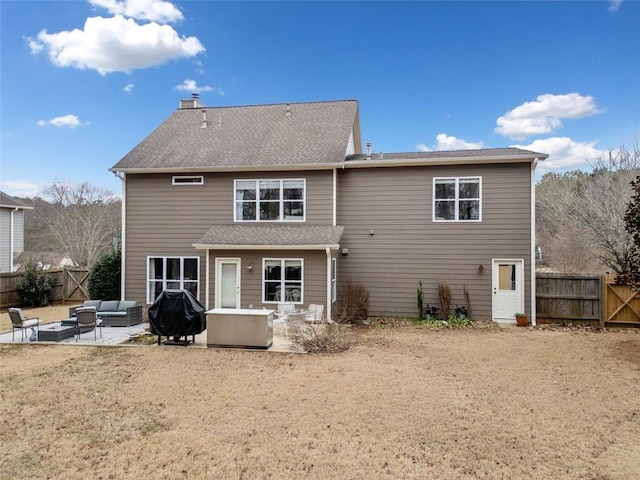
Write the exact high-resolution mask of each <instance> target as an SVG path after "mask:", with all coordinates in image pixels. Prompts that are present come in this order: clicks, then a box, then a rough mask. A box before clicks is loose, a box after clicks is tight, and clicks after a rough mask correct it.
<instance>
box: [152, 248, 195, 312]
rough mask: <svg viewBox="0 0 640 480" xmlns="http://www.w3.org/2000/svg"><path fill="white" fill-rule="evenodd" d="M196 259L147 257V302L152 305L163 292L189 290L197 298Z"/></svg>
mask: <svg viewBox="0 0 640 480" xmlns="http://www.w3.org/2000/svg"><path fill="white" fill-rule="evenodd" d="M199 262H200V259H199V258H198V257H148V270H147V285H148V291H147V302H148V303H153V302H154V301H155V299H156V298H158V296H159V295H160V294H161V293H162V291H163V290H167V289H171V290H176V289H179V290H189V291H190V292H191V293H192V294H193V296H195V297H196V298H198V295H199V291H198V290H199V281H198V272H199V271H200V268H199Z"/></svg>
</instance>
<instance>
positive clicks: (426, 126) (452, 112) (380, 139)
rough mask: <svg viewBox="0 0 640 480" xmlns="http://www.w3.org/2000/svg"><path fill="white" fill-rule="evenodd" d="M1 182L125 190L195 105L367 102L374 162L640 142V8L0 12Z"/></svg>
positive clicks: (365, 128) (25, 187)
mask: <svg viewBox="0 0 640 480" xmlns="http://www.w3.org/2000/svg"><path fill="white" fill-rule="evenodd" d="M0 9H1V10H0V21H1V24H0V32H1V33H0V35H1V38H0V41H1V43H0V48H1V52H0V53H1V57H0V62H1V63H0V67H1V68H0V75H1V78H0V80H1V87H0V88H1V90H0V94H1V98H0V109H1V112H0V113H1V136H0V140H1V147H0V148H1V151H0V153H1V158H0V161H1V165H0V189H1V190H2V191H4V192H6V193H9V194H11V195H17V196H34V195H37V194H38V192H39V191H40V189H41V188H42V186H44V185H46V184H48V183H51V182H52V181H54V180H60V181H66V182H72V183H80V182H85V181H86V182H89V183H91V184H93V185H96V186H99V187H105V188H108V189H110V190H112V191H113V192H115V193H116V194H119V193H120V188H121V187H120V180H118V179H117V178H115V177H114V175H113V174H112V173H110V172H109V171H108V169H109V168H110V167H111V166H113V165H114V164H115V163H116V162H117V161H118V160H119V159H120V158H122V157H123V156H124V155H125V154H126V153H127V152H128V151H129V150H131V149H132V148H133V147H134V146H135V145H136V144H137V143H138V142H139V141H141V140H142V139H143V138H144V137H145V136H146V135H148V134H149V133H150V132H151V131H152V130H153V129H154V128H156V127H157V126H158V125H159V124H160V123H161V122H162V121H163V120H164V119H165V118H167V117H168V116H169V115H170V114H171V113H172V112H173V111H174V110H175V109H176V108H177V107H178V101H179V99H181V98H189V97H190V96H191V93H194V92H198V93H199V94H200V99H201V101H202V102H203V103H204V104H205V105H207V106H224V105H248V104H263V103H278V102H304V101H317V100H335V99H357V100H359V101H360V121H361V126H362V137H363V142H371V143H372V144H373V147H372V148H373V150H374V151H377V152H406V151H420V150H451V149H466V148H493V147H508V146H520V147H523V148H528V149H531V150H536V151H540V152H544V153H548V154H549V155H550V157H549V159H548V160H547V161H546V162H544V163H543V165H542V169H541V170H540V174H542V173H545V172H547V171H557V172H562V171H565V170H567V169H575V168H582V169H588V168H589V167H588V166H589V162H592V161H594V160H595V159H597V158H598V157H600V156H603V155H606V154H607V152H608V151H609V150H611V149H616V148H618V147H619V146H620V145H621V144H625V145H626V146H627V147H628V148H629V147H631V146H632V145H633V142H634V140H637V139H638V138H639V137H640V2H637V1H631V0H624V1H621V0H616V1H567V2H550V1H549V2H544V1H537V2H523V1H510V2H507V1H503V2H484V1H471V2H461V1H450V2H436V1H433V2H381V1H380V2H361V1H351V2H326V1H322V2H305V1H298V2H268V1H262V2H244V1H240V2H213V1H211V2H209V1H186V2H167V1H163V0H89V1H39V2H37V1H6V0H2V2H1V3H0Z"/></svg>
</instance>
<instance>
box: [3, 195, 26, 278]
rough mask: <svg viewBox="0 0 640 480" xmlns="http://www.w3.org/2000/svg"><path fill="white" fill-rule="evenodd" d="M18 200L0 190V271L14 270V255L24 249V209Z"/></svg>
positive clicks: (24, 206)
mask: <svg viewBox="0 0 640 480" xmlns="http://www.w3.org/2000/svg"><path fill="white" fill-rule="evenodd" d="M32 209H33V207H28V206H26V205H24V204H22V203H21V202H20V200H18V199H16V198H13V197H12V196H10V195H7V194H6V193H4V192H0V272H14V271H15V270H16V266H15V264H14V259H15V257H16V256H17V255H18V254H19V253H21V252H22V251H24V211H25V210H32Z"/></svg>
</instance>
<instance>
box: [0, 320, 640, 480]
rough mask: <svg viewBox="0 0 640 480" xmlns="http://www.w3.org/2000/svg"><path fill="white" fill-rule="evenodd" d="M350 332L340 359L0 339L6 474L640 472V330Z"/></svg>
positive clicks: (396, 323) (1, 463)
mask: <svg viewBox="0 0 640 480" xmlns="http://www.w3.org/2000/svg"><path fill="white" fill-rule="evenodd" d="M353 330H354V335H355V337H356V338H355V344H354V345H353V347H352V348H350V349H349V350H347V351H344V352H341V353H338V354H333V355H296V354H281V353H273V352H260V351H237V350H224V349H206V348H191V347H189V348H171V347H158V348H124V347H119V348H118V347H115V348H109V349H107V348H105V349H102V348H96V347H83V346H75V345H73V346H63V345H53V346H48V345H25V346H20V347H19V348H15V347H14V346H10V345H0V359H1V360H2V361H1V362H0V372H1V376H0V380H1V381H2V382H3V383H2V386H3V388H2V389H0V395H2V400H3V401H2V402H0V419H2V420H0V422H1V425H2V428H0V444H2V445H3V449H2V451H0V479H5V478H6V479H9V478H11V479H16V480H20V479H31V478H65V479H71V480H73V479H84V478H95V479H99V478H102V479H108V478H117V479H125V480H126V479H138V478H154V479H176V478H233V479H239V478H243V479H268V478H273V479H276V478H277V479H279V478H306V479H344V478H371V479H378V478H384V479H386V478H402V479H424V478H437V479H445V480H446V479H481V478H482V479H494V478H509V479H548V478H562V479H563V480H564V479H568V480H573V479H575V480H578V479H600V480H605V479H606V480H631V479H634V478H637V474H638V472H640V443H639V442H638V438H640V405H639V404H638V403H637V401H636V399H637V398H640V353H638V352H640V332H628V331H623V332H599V333H597V332H590V331H587V330H581V329H559V328H558V329H540V330H537V329H532V328H531V329H517V328H508V329H500V328H489V327H487V328H483V325H481V324H480V325H476V324H474V326H473V327H471V328H461V329H434V328H425V327H422V326H420V327H418V326H416V325H413V324H411V322H409V321H407V320H400V319H395V320H394V319H377V320H375V321H374V322H372V325H371V326H370V327H361V328H354V329H353ZM5 386H8V387H10V388H4V387H5ZM25 452H29V454H28V455H25ZM34 452H37V454H35V453H34Z"/></svg>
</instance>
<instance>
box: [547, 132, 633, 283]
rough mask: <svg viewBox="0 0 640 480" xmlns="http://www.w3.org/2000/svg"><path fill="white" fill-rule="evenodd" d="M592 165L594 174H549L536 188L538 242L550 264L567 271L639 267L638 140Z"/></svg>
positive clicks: (623, 270) (625, 271)
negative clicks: (630, 147) (628, 147)
mask: <svg viewBox="0 0 640 480" xmlns="http://www.w3.org/2000/svg"><path fill="white" fill-rule="evenodd" d="M592 167H593V168H592V170H591V171H590V172H584V171H581V170H573V171H570V172H566V173H563V174H558V173H547V174H545V175H544V176H543V177H542V179H541V180H540V182H539V183H538V185H537V186H536V242H537V243H538V245H539V246H540V247H541V248H542V252H543V257H544V259H545V263H546V264H547V265H548V266H549V267H551V268H553V269H554V270H557V271H559V272H565V273H604V272H605V271H608V272H611V273H617V274H619V275H621V274H628V273H633V272H634V270H635V271H638V270H640V262H637V257H638V255H639V252H640V233H638V230H639V229H640V226H639V224H640V217H639V216H638V213H637V210H638V208H640V207H639V206H638V201H639V200H638V195H639V193H640V192H639V191H638V189H639V188H640V180H638V179H639V178H640V151H639V149H638V145H637V143H636V144H635V145H634V147H633V148H632V149H631V150H629V149H627V148H625V147H624V146H622V147H621V148H620V149H619V150H618V151H616V152H611V153H610V154H609V155H608V156H607V157H606V158H603V159H600V160H598V161H597V162H595V163H594V164H593V165H592ZM634 212H635V213H634Z"/></svg>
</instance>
